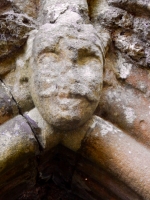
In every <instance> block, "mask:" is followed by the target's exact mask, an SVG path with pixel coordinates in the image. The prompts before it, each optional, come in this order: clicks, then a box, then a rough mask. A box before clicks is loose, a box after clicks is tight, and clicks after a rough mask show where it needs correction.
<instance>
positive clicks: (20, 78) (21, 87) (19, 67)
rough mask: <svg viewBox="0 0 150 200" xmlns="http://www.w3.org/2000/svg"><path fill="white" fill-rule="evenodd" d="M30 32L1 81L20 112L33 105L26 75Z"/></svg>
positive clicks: (30, 49)
mask: <svg viewBox="0 0 150 200" xmlns="http://www.w3.org/2000/svg"><path fill="white" fill-rule="evenodd" d="M35 32H36V30H34V31H32V33H30V39H28V41H27V44H26V46H25V48H24V50H23V51H22V52H21V54H20V55H19V56H18V57H17V58H16V60H15V69H14V70H12V71H11V72H10V73H8V74H7V75H5V76H4V78H3V82H4V83H5V85H7V87H8V88H9V89H10V91H11V94H12V96H13V98H14V99H15V101H16V102H17V105H18V107H19V110H20V112H22V113H24V112H26V111H29V110H30V109H32V108H33V107H34V103H33V101H32V97H31V95H30V91H29V76H28V62H29V59H30V57H31V53H32V45H31V44H32V41H33V39H34V37H33V36H34V33H35Z"/></svg>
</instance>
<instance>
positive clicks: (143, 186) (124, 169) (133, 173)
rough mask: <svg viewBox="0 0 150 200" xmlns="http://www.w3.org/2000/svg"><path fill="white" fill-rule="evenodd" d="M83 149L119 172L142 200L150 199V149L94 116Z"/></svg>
mask: <svg viewBox="0 0 150 200" xmlns="http://www.w3.org/2000/svg"><path fill="white" fill-rule="evenodd" d="M94 125H95V126H94ZM80 152H81V154H82V155H83V156H84V157H86V158H87V159H89V160H91V161H93V162H95V163H97V164H98V165H99V166H102V167H103V168H104V169H105V170H108V171H109V172H111V173H112V174H114V175H116V176H117V177H118V178H119V179H120V180H122V181H123V182H125V183H126V184H127V185H128V186H129V187H131V189H132V190H133V191H135V192H136V193H137V194H139V195H140V196H141V197H142V198H141V199H145V200H148V199H149V198H150V191H149V184H150V183H149V182H150V180H149V176H150V174H149V173H150V172H149V168H148V166H149V164H150V150H149V149H148V148H146V147H145V146H144V145H142V144H141V143H138V142H137V141H136V140H135V139H133V138H132V137H131V136H129V135H128V134H125V133H124V132H122V131H121V130H120V129H118V128H116V127H115V126H114V125H112V124H111V123H109V122H106V121H104V120H103V119H101V118H98V117H95V118H93V127H92V129H91V131H89V132H88V134H87V136H86V137H85V139H84V140H83V141H82V147H81V149H80ZM141 158H142V159H141Z"/></svg>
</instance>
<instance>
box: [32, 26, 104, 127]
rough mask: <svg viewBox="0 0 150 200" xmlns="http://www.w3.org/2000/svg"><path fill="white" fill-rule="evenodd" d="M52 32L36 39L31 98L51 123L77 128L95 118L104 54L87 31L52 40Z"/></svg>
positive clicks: (57, 125)
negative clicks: (50, 36)
mask: <svg viewBox="0 0 150 200" xmlns="http://www.w3.org/2000/svg"><path fill="white" fill-rule="evenodd" d="M45 28H46V27H45ZM90 28H91V27H90ZM92 30H93V29H92ZM51 32H52V31H51V30H50V29H48V30H47V31H46V32H45V33H44V29H42V30H40V31H39V33H38V34H37V35H36V37H35V40H34V48H33V49H34V50H35V52H34V53H33V57H34V61H33V66H32V71H31V95H32V97H33V101H34V103H35V105H36V106H37V108H38V109H39V111H40V113H41V115H42V116H43V118H44V119H45V120H46V121H47V122H48V123H49V124H52V125H53V126H55V127H57V128H59V129H62V130H63V129H64V130H69V129H74V128H77V127H78V126H81V125H82V124H83V123H85V122H86V121H87V120H88V119H89V118H90V117H91V115H92V114H93V112H94V110H95V109H96V107H97V104H98V102H99V99H100V93H101V84H102V72H103V66H102V65H103V64H102V55H101V51H100V47H99V46H98V45H97V44H96V43H95V42H93V41H92V40H95V39H96V37H95V38H93V39H92V40H91V38H89V37H88V34H90V33H88V34H87V33H86V31H85V30H82V31H81V30H80V31H77V30H76V31H75V32H72V30H71V31H70V30H68V32H67V34H65V35H64V36H63V37H62V36H60V34H59V35H57V36H56V35H55V37H53V38H49V35H50V33H51ZM56 34H57V33H56ZM91 34H93V33H91Z"/></svg>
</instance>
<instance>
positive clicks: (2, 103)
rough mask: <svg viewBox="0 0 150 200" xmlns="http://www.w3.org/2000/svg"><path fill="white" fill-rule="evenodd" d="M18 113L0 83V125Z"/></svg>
mask: <svg viewBox="0 0 150 200" xmlns="http://www.w3.org/2000/svg"><path fill="white" fill-rule="evenodd" d="M18 112H19V111H18V108H17V105H16V102H15V101H14V100H13V98H12V95H11V94H10V91H9V89H8V88H7V87H6V86H5V85H4V84H3V83H2V82H1V81H0V125H1V124H2V123H4V122H5V121H7V120H9V119H10V118H12V117H14V116H15V115H17V114H18Z"/></svg>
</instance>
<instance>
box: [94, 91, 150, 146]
mask: <svg viewBox="0 0 150 200" xmlns="http://www.w3.org/2000/svg"><path fill="white" fill-rule="evenodd" d="M149 106H150V101H149V98H146V97H144V96H143V95H142V94H141V93H139V92H138V91H136V90H133V89H131V88H128V87H114V88H113V87H109V88H108V89H105V90H103V95H102V99H101V102H100V107H99V111H98V112H97V114H98V115H101V116H102V117H103V118H105V119H106V120H109V121H111V122H112V123H114V124H117V126H118V127H120V128H121V129H124V130H125V131H127V132H128V134H130V135H132V136H133V137H135V138H136V139H138V140H139V141H142V142H143V143H144V144H145V145H148V146H149V145H150V135H149V129H150V127H149V116H150V107H149Z"/></svg>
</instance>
